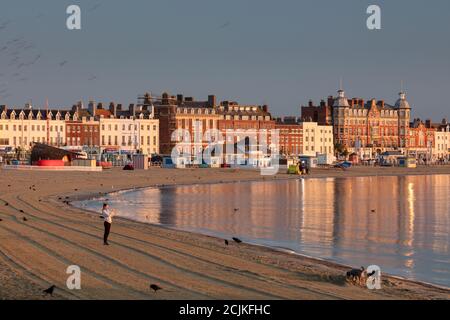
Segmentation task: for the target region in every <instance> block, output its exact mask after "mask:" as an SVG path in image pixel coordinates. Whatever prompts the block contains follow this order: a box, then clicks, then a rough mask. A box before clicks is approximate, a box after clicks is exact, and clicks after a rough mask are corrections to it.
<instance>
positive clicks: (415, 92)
mask: <svg viewBox="0 0 450 320" xmlns="http://www.w3.org/2000/svg"><path fill="white" fill-rule="evenodd" d="M72 4H76V5H79V6H80V8H81V24H82V25H81V27H82V29H81V30H68V29H67V27H66V19H67V17H68V15H67V14H66V8H67V7H68V6H69V5H72ZM371 4H376V5H379V6H380V7H381V23H382V29H381V30H368V29H367V27H366V20H367V18H368V16H369V15H368V14H367V13H366V10H367V7H368V6H369V5H371ZM449 18H450V1H448V0H433V1H422V0H395V1H381V0H379V1H375V0H373V1H366V0H340V1H335V0H304V1H302V0H279V1H272V0H227V1H219V0H189V1H186V0H151V1H144V0H128V1H123V0H82V1H76V0H39V1H31V0H28V1H26V0H2V1H1V3H0V105H1V104H7V105H10V106H23V105H24V104H25V103H27V102H29V101H32V104H33V105H35V106H43V105H44V103H45V99H46V97H48V99H49V103H50V107H54V108H64V107H67V108H68V107H70V106H71V105H73V104H74V103H76V102H77V101H79V100H83V101H84V102H85V103H87V101H88V100H89V99H94V100H95V101H97V102H104V103H109V102H110V101H116V102H118V103H123V104H129V103H135V102H136V101H137V96H138V95H140V94H142V93H144V92H152V93H154V94H155V95H158V94H160V93H161V92H163V91H168V92H170V93H172V94H177V93H182V94H184V95H185V96H194V97H195V98H196V99H203V100H206V97H207V95H208V94H216V95H217V97H218V99H219V100H235V101H239V102H240V103H242V104H268V105H269V106H270V110H271V112H272V114H274V115H275V116H281V115H300V110H299V106H300V105H306V104H307V103H308V100H310V99H312V100H314V101H315V102H319V101H320V99H324V98H326V97H327V96H328V95H336V91H337V90H338V89H339V81H340V80H339V79H341V78H342V83H343V87H344V89H345V90H346V94H347V96H348V97H349V98H351V97H361V98H364V99H366V100H368V99H371V98H376V99H384V100H385V101H386V102H387V103H390V104H394V103H395V101H396V100H397V98H398V93H399V91H400V89H401V82H402V81H403V83H404V89H405V90H406V91H407V94H408V100H409V102H410V104H411V106H412V107H413V109H414V110H413V116H415V117H421V118H423V119H425V118H432V119H433V120H435V121H440V120H441V119H442V118H444V117H448V118H450V108H449V106H448V101H449V92H450V37H449V34H450V19H449Z"/></svg>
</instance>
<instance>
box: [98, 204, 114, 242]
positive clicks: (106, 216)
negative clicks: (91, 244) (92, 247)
mask: <svg viewBox="0 0 450 320" xmlns="http://www.w3.org/2000/svg"><path fill="white" fill-rule="evenodd" d="M113 216H114V211H112V210H110V209H109V206H108V204H107V203H104V204H103V209H102V216H101V217H102V218H103V220H105V222H104V226H105V233H104V235H103V244H104V245H105V246H109V243H108V236H109V232H110V231H111V224H112V217H113Z"/></svg>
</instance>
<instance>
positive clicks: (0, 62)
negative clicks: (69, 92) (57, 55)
mask: <svg viewBox="0 0 450 320" xmlns="http://www.w3.org/2000/svg"><path fill="white" fill-rule="evenodd" d="M100 7H101V3H100V2H98V3H95V4H94V5H93V6H92V7H91V8H90V9H89V10H88V12H93V11H95V10H97V9H98V8H100ZM43 17H45V15H44V14H43V13H39V14H37V15H36V16H35V17H34V19H36V20H41V19H42V18H43ZM14 24H15V22H14V21H12V20H4V21H2V20H0V103H2V102H4V101H5V100H6V99H8V98H10V97H12V96H13V93H12V91H11V89H12V88H13V87H15V86H20V85H22V84H23V83H26V82H28V81H30V80H33V72H32V71H33V69H32V67H33V66H36V65H38V64H39V63H41V62H42V61H43V60H44V53H43V52H42V50H41V49H40V48H39V47H38V45H37V44H36V43H35V42H33V41H30V40H28V39H27V38H26V37H25V36H23V35H17V34H15V30H14ZM54 64H55V67H56V68H65V67H66V66H67V65H69V61H68V60H66V59H63V58H61V60H60V61H57V62H56V63H54ZM97 78H98V77H97V76H96V75H93V74H90V75H88V76H86V80H87V81H94V80H97Z"/></svg>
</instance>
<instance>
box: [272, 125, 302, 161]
mask: <svg viewBox="0 0 450 320" xmlns="http://www.w3.org/2000/svg"><path fill="white" fill-rule="evenodd" d="M275 129H278V130H279V150H280V154H281V155H284V156H298V155H301V154H302V151H303V128H302V126H301V125H300V124H299V123H298V122H297V120H296V119H295V117H294V118H290V117H289V118H288V117H286V118H284V119H277V122H276V124H275Z"/></svg>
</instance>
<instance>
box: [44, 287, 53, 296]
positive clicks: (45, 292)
mask: <svg viewBox="0 0 450 320" xmlns="http://www.w3.org/2000/svg"><path fill="white" fill-rule="evenodd" d="M55 288H56V286H51V287H50V288H48V289H45V290H42V292H43V293H44V296H46V295H51V296H52V297H53V291H55Z"/></svg>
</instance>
